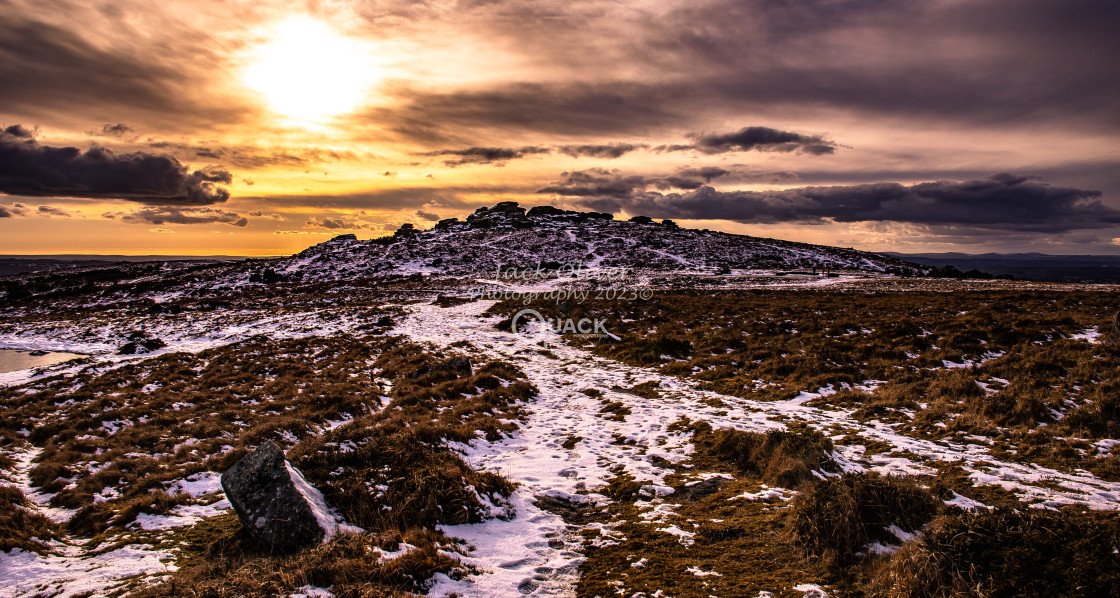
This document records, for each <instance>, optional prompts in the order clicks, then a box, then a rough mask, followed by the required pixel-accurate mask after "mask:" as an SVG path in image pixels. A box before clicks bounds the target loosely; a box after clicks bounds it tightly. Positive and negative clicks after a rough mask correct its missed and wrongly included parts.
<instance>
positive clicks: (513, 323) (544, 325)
mask: <svg viewBox="0 0 1120 598" xmlns="http://www.w3.org/2000/svg"><path fill="white" fill-rule="evenodd" d="M523 317H533V318H536V319H537V321H538V322H540V324H541V329H540V331H539V332H537V333H536V334H535V335H533V336H534V337H537V338H540V337H543V336H544V335H545V334H546V333H548V320H546V319H544V316H542V315H541V312H539V311H537V310H535V309H523V310H521V311H519V312H517V313H516V314H513V319H512V320H510V324H509V331H510V332H512V333H514V334H521V333H520V332H518V331H517V321H518V320H520V319H521V318H523Z"/></svg>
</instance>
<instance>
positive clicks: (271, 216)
mask: <svg viewBox="0 0 1120 598" xmlns="http://www.w3.org/2000/svg"><path fill="white" fill-rule="evenodd" d="M248 215H249V216H252V217H254V218H266V219H268V220H276V221H278V222H280V221H283V220H284V216H283V215H281V214H271V213H268V212H262V211H260V210H256V211H253V212H249V214H248Z"/></svg>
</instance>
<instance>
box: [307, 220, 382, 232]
mask: <svg viewBox="0 0 1120 598" xmlns="http://www.w3.org/2000/svg"><path fill="white" fill-rule="evenodd" d="M306 226H309V227H312V228H326V229H330V230H373V229H374V226H373V225H372V224H370V223H368V222H360V221H357V220H346V219H343V218H319V219H314V218H313V219H311V220H308V221H307V225H306Z"/></svg>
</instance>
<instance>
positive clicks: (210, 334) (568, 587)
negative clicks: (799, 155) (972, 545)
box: [0, 278, 1120, 597]
mask: <svg viewBox="0 0 1120 598" xmlns="http://www.w3.org/2000/svg"><path fill="white" fill-rule="evenodd" d="M843 280H844V279H840V278H837V279H814V280H812V281H810V282H809V283H807V284H814V285H815V284H839V283H840V282H842V281H843ZM834 281H835V282H834ZM546 286H547V285H546ZM527 288H528V287H527ZM534 288H537V287H534ZM539 288H546V287H539ZM492 305H493V302H492V301H475V302H470V303H465V304H462V305H457V306H453V307H448V308H442V307H438V306H436V305H433V304H429V303H410V304H404V305H401V306H398V307H399V308H400V309H403V310H404V311H405V314H406V315H405V316H404V317H402V318H397V323H396V327H395V328H394V329H393V330H392V333H394V334H400V335H403V336H406V337H408V338H409V339H411V340H412V341H414V342H418V343H421V344H426V345H430V346H433V347H441V348H449V347H450V346H451V345H457V346H458V347H462V345H461V343H464V342H465V343H469V346H470V349H467V352H469V353H470V352H473V353H474V354H476V355H478V356H480V357H481V358H483V359H503V360H506V361H509V362H511V363H513V364H514V365H516V366H517V367H518V368H520V369H521V370H522V371H524V372H525V373H526V374H527V375H528V377H529V379H530V381H531V382H532V384H533V385H535V386H536V387H537V388H538V389H539V395H538V396H537V397H536V398H535V399H534V400H533V401H532V402H531V403H530V404H529V405H528V411H529V417H528V419H527V420H526V421H525V422H523V423H522V424H521V426H520V429H519V431H518V432H517V433H515V434H514V435H513V436H512V437H507V438H503V439H501V440H498V441H494V442H490V441H486V440H477V441H474V442H472V443H471V444H470V445H460V446H458V447H457V448H458V449H459V450H461V451H462V452H463V454H464V455H465V456H466V457H467V458H468V460H469V462H470V463H471V464H472V465H473V466H475V467H477V468H480V469H486V470H491V471H494V472H497V473H501V474H502V475H504V476H506V477H508V478H509V479H511V480H513V481H514V482H517V483H518V484H519V487H518V489H517V491H516V493H515V495H514V496H513V498H512V504H513V505H514V506H515V508H516V511H517V515H516V517H514V518H512V519H509V520H500V519H494V520H491V521H488V522H485V523H478V524H471V525H461V526H445V527H443V528H442V529H443V531H444V532H445V533H447V534H448V535H450V536H452V537H455V538H459V539H461V540H463V541H464V542H465V543H466V544H467V545H469V546H470V547H471V550H470V551H469V554H468V556H467V557H466V558H465V559H464V561H465V562H466V563H467V564H469V565H474V566H476V567H478V568H479V569H480V570H483V571H484V573H481V574H479V575H475V576H471V577H468V578H466V579H463V580H458V581H456V580H452V579H450V578H448V577H445V576H437V578H436V579H434V580H433V585H432V587H431V590H430V594H431V595H434V596H448V595H451V594H458V595H461V596H488V597H494V596H522V595H526V594H531V595H557V596H566V595H572V594H573V591H574V585H575V583H576V581H577V569H578V567H579V565H580V564H581V563H582V562H583V558H584V557H583V555H582V552H581V548H580V547H581V543H582V541H583V539H582V537H581V536H580V535H579V534H578V533H577V532H579V531H580V530H579V529H577V528H575V527H574V526H572V525H569V524H566V523H565V522H564V521H563V520H561V518H560V517H559V516H557V515H555V514H552V513H549V512H547V511H545V510H542V509H541V508H539V507H538V506H537V505H536V504H535V502H536V500H537V497H540V496H552V497H558V498H563V499H566V500H569V501H571V502H576V503H578V502H581V501H582V502H591V503H600V502H604V501H606V500H608V499H607V498H606V497H604V496H602V495H600V494H597V493H596V492H595V490H596V489H599V488H601V487H603V486H604V485H605V484H606V483H607V482H608V480H609V479H610V478H612V477H613V476H614V475H615V474H614V473H613V472H612V470H613V469H615V468H617V467H622V468H623V469H624V470H625V471H626V472H628V473H630V474H631V475H633V477H634V478H635V479H636V480H638V481H639V482H641V483H642V484H643V485H644V487H645V492H646V494H647V497H646V498H647V500H645V501H644V502H643V503H642V504H643V505H644V507H645V509H646V510H647V512H646V513H644V514H643V518H644V519H646V520H648V521H649V522H650V524H651V525H656V526H659V527H658V528H659V529H660V530H661V531H663V532H664V533H665V534H669V535H673V536H676V537H677V538H678V539H679V540H680V542H681V543H682V544H684V545H688V543H689V542H690V536H691V532H690V531H688V530H684V529H681V528H680V527H679V526H677V525H673V524H671V523H670V522H669V521H668V519H667V515H670V514H671V512H672V503H671V502H669V500H668V499H671V492H672V489H671V488H668V487H667V485H666V481H665V477H666V476H667V475H669V474H670V473H672V471H670V470H668V469H666V468H665V467H663V466H661V465H659V463H663V462H669V463H676V464H687V462H688V459H689V457H690V454H691V451H692V444H691V439H690V437H689V436H688V434H687V433H685V432H681V431H678V430H676V429H673V428H672V424H674V423H675V422H677V421H679V420H680V419H681V418H682V417H687V418H689V419H691V420H704V421H707V422H710V423H711V424H712V425H713V426H714V427H729V428H736V429H743V430H767V429H773V428H780V427H784V426H785V425H786V423H785V422H788V421H803V422H806V423H807V424H808V425H809V426H811V427H813V428H815V429H818V430H822V431H824V432H825V433H827V434H830V435H832V436H833V437H835V438H839V437H841V436H844V435H845V434H851V435H853V436H858V437H861V438H864V439H866V440H868V441H869V442H876V443H886V444H887V445H889V447H890V450H886V451H882V450H877V451H875V452H874V454H868V451H867V450H866V447H865V446H862V445H859V444H849V445H840V446H838V447H837V459H838V461H839V462H840V463H841V464H842V465H843V467H844V468H845V469H846V470H849V471H859V470H863V469H868V470H874V471H878V472H881V473H893V474H900V473H901V474H905V473H932V472H934V471H935V470H934V469H933V466H932V465H931V464H930V463H931V462H934V461H939V462H958V463H960V466H961V468H962V469H963V470H964V471H965V472H966V473H967V475H968V476H969V478H970V479H971V480H972V481H973V482H974V483H975V484H978V485H979V484H994V485H998V486H1001V487H1002V488H1004V489H1006V490H1008V491H1011V492H1013V493H1015V494H1016V495H1018V496H1020V497H1021V498H1022V499H1023V500H1025V501H1028V502H1032V503H1034V506H1036V507H1037V508H1057V507H1060V506H1062V505H1068V504H1080V505H1086V506H1088V507H1090V508H1092V509H1109V510H1116V509H1120V484H1118V483H1113V482H1106V481H1102V480H1100V479H1098V478H1096V477H1094V476H1093V475H1091V474H1089V473H1087V472H1076V471H1075V472H1061V471H1057V470H1054V469H1049V468H1046V467H1041V466H1038V465H1034V464H1023V463H1013V462H1008V461H1005V460H1001V459H998V458H996V457H994V456H993V455H992V454H991V452H990V450H989V448H988V446H987V445H986V444H983V443H976V442H963V441H954V440H924V439H918V438H914V437H912V436H908V435H904V434H902V433H900V432H898V431H897V430H896V429H895V428H896V427H897V426H898V424H892V423H883V422H880V421H878V420H875V419H872V420H870V421H868V422H866V423H861V422H860V421H858V420H856V419H853V418H852V417H850V415H851V412H850V411H845V410H842V409H820V408H817V407H812V406H810V405H808V404H807V403H809V402H810V401H812V399H815V398H818V397H820V396H822V395H824V394H827V393H829V392H831V391H832V390H833V389H831V388H829V387H825V388H822V389H818V390H817V391H816V392H802V393H801V394H800V395H799V396H797V397H796V398H793V399H791V400H788V401H775V402H763V401H753V400H750V399H744V398H739V397H734V396H727V395H721V394H717V393H714V392H711V391H706V390H701V389H700V388H698V386H697V384H696V383H695V382H694V381H691V380H688V379H683V378H677V377H671V376H665V375H663V374H661V373H659V372H657V371H655V370H651V369H643V368H637V367H632V366H628V365H625V364H621V363H618V362H614V361H611V360H608V359H605V358H602V357H598V356H596V355H593V354H591V353H590V352H588V351H586V350H583V349H580V348H577V347H574V346H571V345H569V344H567V343H565V342H563V341H562V340H561V339H559V338H558V337H556V336H555V335H554V334H552V333H550V332H548V331H542V332H540V333H539V334H536V335H531V336H530V335H520V334H514V333H511V332H509V331H502V330H498V329H496V327H495V324H496V323H497V322H498V320H499V319H500V317H497V316H486V315H485V312H486V311H487V310H488V309H489V308H490V307H491V306H492ZM121 317H122V318H124V317H125V316H121ZM363 323H365V320H363V319H362V317H359V316H358V315H356V314H354V313H351V312H347V310H345V309H344V308H329V309H328V308H323V309H318V308H316V309H307V310H298V309H292V310H285V311H283V312H282V313H268V312H265V311H253V310H224V311H222V312H213V313H212V314H210V315H205V314H204V315H198V314H183V315H181V316H168V315H161V316H159V317H151V318H143V319H141V320H140V321H139V322H135V324H137V325H139V326H141V327H143V328H144V330H145V331H146V332H148V333H149V334H150V335H151V336H153V337H159V338H160V339H162V340H164V341H165V342H166V343H167V346H166V347H165V348H163V349H159V350H157V351H156V352H154V353H152V354H148V355H137V356H118V355H115V354H114V352H115V350H116V348H117V347H118V346H119V344H120V342H121V341H122V340H124V338H125V336H124V332H122V330H123V331H127V330H128V328H127V327H125V326H124V323H123V320H116V321H114V320H112V319H109V320H97V319H90V320H89V321H86V322H82V323H81V325H79V326H68V325H66V323H64V322H61V321H52V320H49V319H47V320H40V321H38V322H36V323H31V324H26V325H22V324H21V325H19V326H15V325H9V326H8V327H7V328H6V329H4V330H2V331H0V346H2V347H19V348H24V349H33V348H43V349H49V350H69V351H76V352H83V353H90V354H92V355H93V357H92V359H93V361H94V362H95V363H100V364H104V365H107V366H113V365H116V364H119V363H124V362H129V361H132V360H137V359H146V358H148V357H150V356H151V355H158V354H163V353H167V352H172V351H183V350H186V351H199V350H202V349H205V348H209V347H214V346H220V345H224V344H228V343H230V342H234V341H237V340H242V339H244V338H248V337H250V336H253V335H257V334H264V335H267V336H270V337H273V338H291V337H295V336H314V335H328V334H337V333H340V332H347V331H352V330H354V329H356V328H357V327H358V326H360V325H362V324H363ZM1097 336H1098V335H1097V334H1096V333H1095V332H1089V331H1087V332H1086V333H1085V335H1084V337H1083V338H1084V339H1085V340H1088V341H1090V342H1095V341H1096V340H1097ZM954 365H956V364H954ZM946 366H947V367H953V365H949V364H946ZM70 367H78V366H67V365H59V366H54V367H52V368H45V369H44V370H43V371H42V372H39V373H36V372H35V371H34V370H23V371H19V372H10V373H6V374H0V384H6V385H11V384H19V383H22V382H25V381H27V380H30V379H33V378H35V377H37V376H40V375H43V374H44V373H59V372H64V371H67V368H70ZM648 382H655V383H657V385H658V391H659V392H658V395H659V396H655V397H639V396H637V395H635V394H631V393H628V392H624V391H621V390H615V389H627V388H633V387H634V386H636V385H639V384H642V383H648ZM585 389H596V390H598V391H600V392H601V393H602V396H601V397H593V396H589V395H588V394H586V393H584V392H581V391H583V390H585ZM604 400H609V401H616V402H620V403H622V404H623V405H625V407H626V408H627V409H628V413H627V414H625V415H624V416H622V417H620V418H615V417H606V416H604V414H603V413H601V409H602V406H603V401H604ZM573 438H578V441H576V442H574V443H569V445H568V446H570V448H567V447H566V446H565V443H566V441H569V440H571V439H573ZM1108 448H1112V447H1111V445H1109V447H1108ZM35 454H36V453H35V452H34V451H31V450H28V451H23V452H21V453H19V454H17V455H16V467H15V469H14V471H13V472H12V473H11V476H10V477H11V479H10V480H9V482H11V483H14V484H15V485H17V486H18V487H20V488H21V489H22V490H23V491H24V493H25V494H26V495H27V496H28V497H29V498H31V500H32V501H33V502H34V503H35V505H36V506H35V509H36V510H38V511H40V512H42V513H43V514H45V515H47V516H48V517H50V518H52V519H53V520H55V521H65V520H66V519H67V518H68V517H69V516H70V515H71V513H70V512H68V511H66V510H63V509H56V508H52V507H49V506H48V505H47V500H48V499H49V496H45V495H42V494H40V493H38V492H36V491H35V489H33V488H32V487H31V485H30V482H29V480H28V478H27V472H28V470H29V469H30V466H31V462H32V460H33V459H34V457H35ZM705 475H710V472H701V471H697V472H696V477H695V479H696V480H701V479H704V478H705ZM177 484H178V485H176V486H174V488H175V489H176V490H178V491H181V492H184V493H188V494H191V495H192V496H206V495H210V494H213V493H215V492H217V491H218V487H217V474H216V473H214V472H209V473H204V474H197V475H196V476H192V477H191V478H187V479H184V480H182V481H180V482H178V483H177ZM789 496H790V494H789V492H786V491H780V490H777V489H764V490H763V491H760V492H758V493H748V494H745V495H743V496H741V497H740V498H742V499H743V500H748V501H752V500H767V499H780V500H788V499H789ZM951 502H952V503H953V504H958V505H960V506H962V507H965V508H980V506H981V505H980V504H978V503H976V502H975V501H972V500H970V499H966V498H964V497H958V498H957V499H954V501H951ZM227 507H228V503H225V501H216V502H211V503H209V504H204V505H189V506H184V507H180V508H178V509H177V510H176V511H175V512H174V513H172V514H170V515H158V516H157V515H143V516H141V517H140V518H138V519H137V521H138V523H137V524H136V525H137V526H138V527H140V528H142V529H144V530H148V531H159V530H167V529H170V528H173V527H179V526H185V525H190V524H192V523H194V522H197V521H198V520H199V519H200V518H202V517H207V516H211V515H213V514H216V513H218V512H221V510H222V509H224V508H227ZM647 515H648V516H647ZM594 525H596V526H598V528H597V529H598V531H599V536H600V541H602V542H611V541H612V534H614V533H615V532H614V531H612V530H611V529H610V528H609V526H603V525H602V524H594ZM55 548H56V553H55V554H52V555H48V556H40V555H36V554H34V553H28V552H22V551H18V550H15V551H12V552H11V553H0V579H3V580H4V581H5V583H3V584H0V597H8V596H11V597H16V596H31V595H36V594H47V595H58V596H73V595H79V594H86V593H89V594H90V595H93V596H98V595H104V594H105V593H106V592H109V591H111V590H113V589H115V588H120V587H122V585H123V584H126V583H128V581H129V580H130V579H131V578H134V577H136V576H161V575H166V574H168V573H171V572H173V571H174V565H173V564H172V560H173V555H171V554H169V553H167V552H162V551H157V550H153V549H150V548H149V547H145V546H142V545H129V546H123V547H120V548H117V549H115V550H112V551H109V552H104V553H100V554H91V553H90V552H89V551H87V550H85V547H83V546H82V545H81V544H79V543H72V544H66V545H61V544H60V545H57V546H56V547H55ZM728 573H730V572H727V571H722V572H721V571H706V570H705V571H701V570H697V571H696V572H694V575H697V576H718V575H726V574H728ZM797 588H798V590H799V591H802V592H804V593H805V594H806V595H820V593H822V592H823V590H821V589H820V588H818V587H817V586H814V585H812V584H802V585H798V586H797ZM774 590H775V591H777V590H779V588H774ZM325 592H327V591H326V590H324V589H321V588H314V587H308V588H306V591H304V592H303V593H304V594H305V595H309V596H311V595H316V596H322V595H327V594H326V593H325Z"/></svg>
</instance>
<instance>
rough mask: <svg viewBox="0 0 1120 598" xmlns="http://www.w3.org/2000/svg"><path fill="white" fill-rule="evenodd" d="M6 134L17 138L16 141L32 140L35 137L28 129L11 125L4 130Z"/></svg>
mask: <svg viewBox="0 0 1120 598" xmlns="http://www.w3.org/2000/svg"><path fill="white" fill-rule="evenodd" d="M4 133H6V134H8V135H11V136H12V137H15V138H16V139H31V138H33V137H35V133H34V132H32V131H31V130H29V129H28V128H27V127H25V126H23V125H19V124H15V125H11V126H9V127H7V128H5V129H4Z"/></svg>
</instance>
